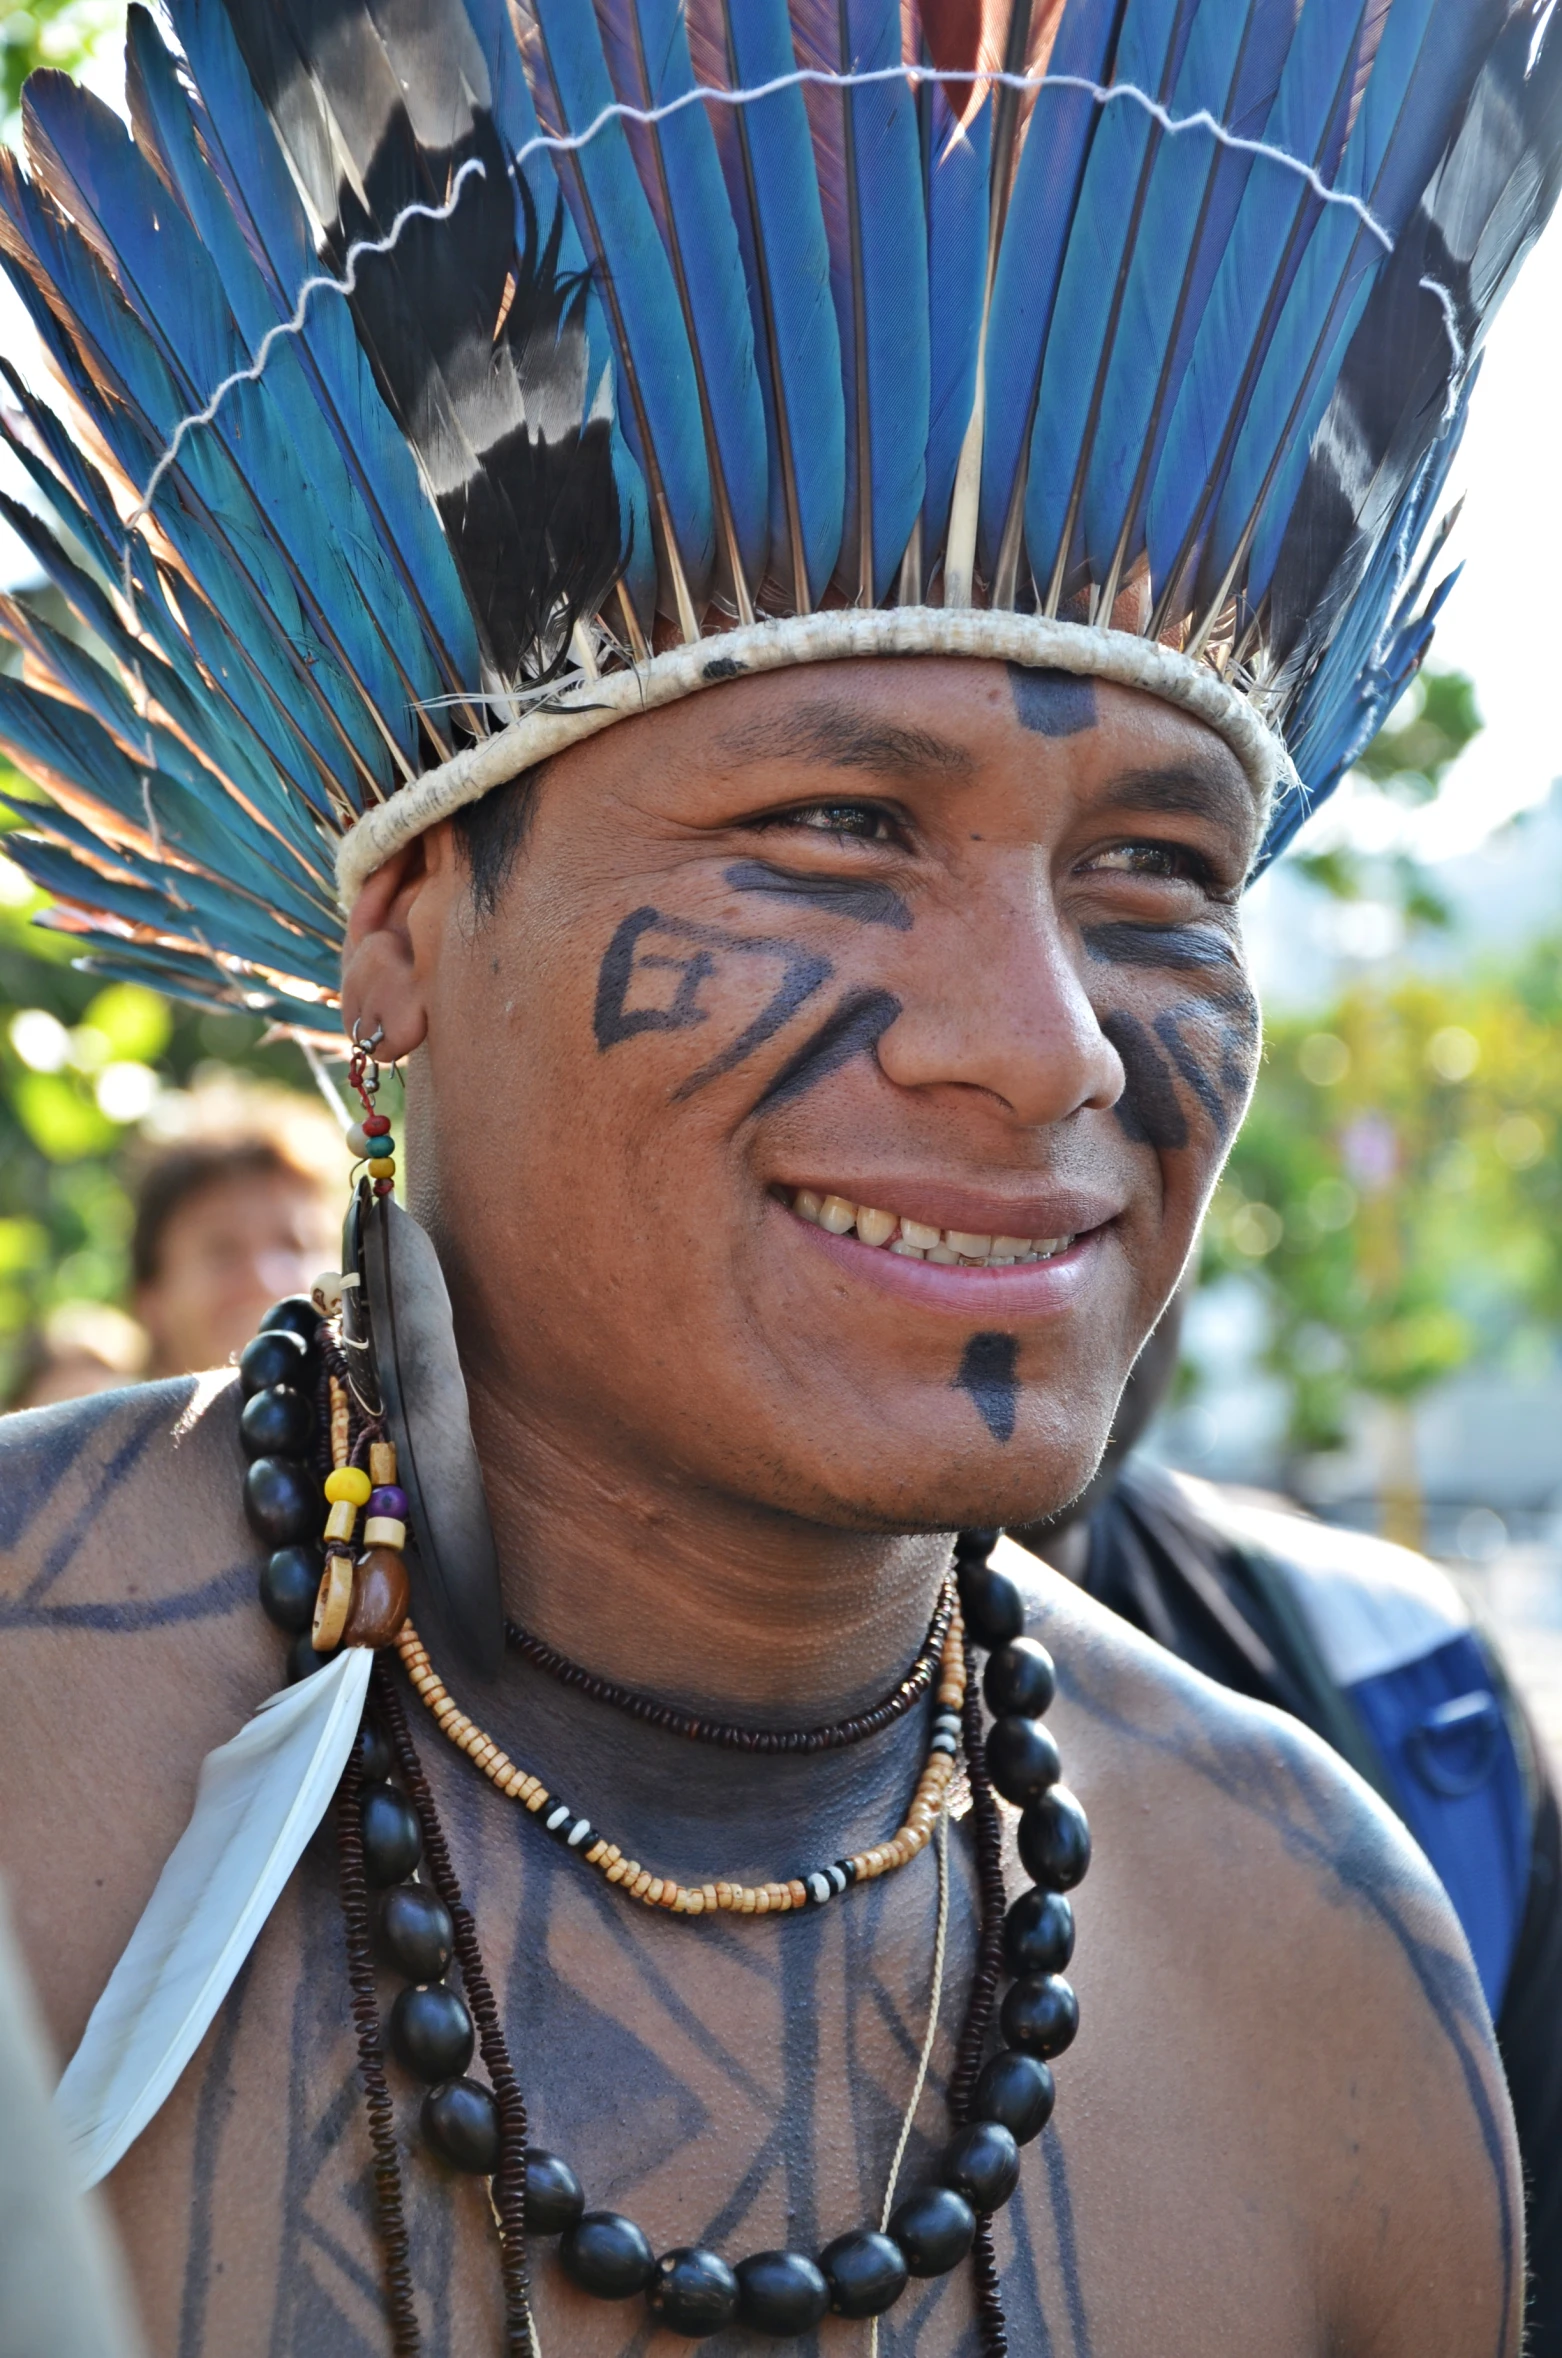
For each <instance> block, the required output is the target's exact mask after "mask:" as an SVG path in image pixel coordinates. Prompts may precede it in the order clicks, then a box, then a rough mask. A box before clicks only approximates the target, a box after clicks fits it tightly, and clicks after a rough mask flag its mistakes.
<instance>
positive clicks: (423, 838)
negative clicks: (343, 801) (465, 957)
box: [342, 826, 457, 1064]
mask: <svg viewBox="0 0 1562 2358" xmlns="http://www.w3.org/2000/svg"><path fill="white" fill-rule="evenodd" d="M454 870H455V847H454V845H453V844H452V842H451V838H450V829H449V827H448V826H441V827H433V828H430V829H429V830H428V831H427V832H426V833H425V834H422V835H419V836H417V837H415V838H414V840H413V841H412V842H411V843H409V844H405V845H404V846H403V847H402V849H401V850H400V851H399V852H395V853H393V855H392V856H391V858H390V859H388V860H387V861H386V862H385V865H384V866H383V867H382V868H376V869H375V871H374V874H373V875H372V876H371V877H369V879H368V880H367V882H366V883H365V884H364V885H363V886H362V888H361V890H360V891H359V894H358V898H357V899H356V900H355V901H354V903H353V906H352V914H351V915H350V916H349V918H348V920H347V939H346V942H345V944H344V945H343V949H342V1025H343V1029H344V1030H346V1031H348V1032H351V1030H352V1027H353V1025H354V1023H360V1024H361V1025H362V1027H363V1030H364V1032H365V1033H369V1032H372V1031H373V1030H374V1029H375V1027H376V1026H377V1025H378V1026H383V1029H384V1034H385V1037H384V1039H383V1041H382V1042H381V1044H380V1047H379V1050H378V1054H379V1056H380V1059H381V1061H382V1062H383V1063H386V1064H391V1063H394V1062H395V1061H396V1060H397V1059H398V1058H399V1057H403V1056H410V1055H411V1054H412V1051H413V1049H414V1048H420V1047H421V1046H422V1045H423V1042H424V1040H425V1038H426V1037H427V1035H428V990H429V984H430V980H431V973H432V959H433V952H434V942H435V937H436V936H437V933H438V930H439V914H442V904H443V902H444V901H445V899H446V898H447V897H448V895H449V893H450V892H451V891H452V890H453V889H454V888H455V885H456V882H457V879H456V877H455V873H454ZM436 904H440V905H441V908H440V910H439V912H438V913H436V906H435V905H436ZM431 920H432V922H431Z"/></svg>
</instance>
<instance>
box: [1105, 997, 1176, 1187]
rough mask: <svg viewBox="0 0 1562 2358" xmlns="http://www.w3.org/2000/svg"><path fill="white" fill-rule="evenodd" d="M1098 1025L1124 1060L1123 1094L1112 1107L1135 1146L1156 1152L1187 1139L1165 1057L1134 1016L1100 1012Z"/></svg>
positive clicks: (1172, 1146) (1162, 1151)
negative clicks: (1152, 1148)
mask: <svg viewBox="0 0 1562 2358" xmlns="http://www.w3.org/2000/svg"><path fill="white" fill-rule="evenodd" d="M1101 1029H1102V1032H1103V1033H1104V1035H1105V1036H1106V1038H1107V1039H1109V1040H1110V1041H1111V1043H1112V1046H1113V1047H1114V1048H1115V1049H1116V1050H1117V1053H1118V1055H1119V1056H1120V1057H1121V1058H1122V1060H1123V1075H1124V1081H1123V1094H1122V1096H1121V1097H1120V1098H1119V1099H1118V1101H1117V1103H1116V1105H1115V1106H1114V1107H1113V1108H1112V1111H1113V1112H1114V1113H1115V1114H1116V1116H1117V1118H1118V1120H1119V1122H1120V1123H1121V1124H1122V1126H1123V1129H1124V1130H1125V1132H1126V1133H1127V1135H1128V1136H1129V1137H1130V1138H1131V1139H1132V1140H1133V1142H1134V1144H1135V1146H1153V1147H1154V1148H1155V1149H1156V1151H1157V1153H1165V1152H1166V1151H1168V1150H1169V1149H1171V1148H1174V1147H1180V1146H1186V1145H1187V1143H1188V1123H1187V1117H1186V1115H1185V1114H1184V1113H1183V1110H1182V1107H1181V1106H1180V1105H1179V1104H1178V1103H1177V1091H1176V1088H1175V1086H1174V1084H1173V1081H1172V1077H1171V1073H1170V1072H1169V1070H1168V1069H1167V1066H1166V1062H1165V1059H1164V1058H1163V1057H1162V1056H1161V1054H1160V1051H1159V1050H1158V1049H1157V1048H1156V1045H1155V1043H1154V1041H1153V1040H1152V1039H1151V1037H1150V1035H1149V1033H1148V1032H1147V1031H1146V1030H1145V1028H1144V1025H1143V1024H1142V1023H1140V1022H1139V1021H1138V1019H1137V1018H1136V1017H1135V1016H1132V1015H1124V1014H1121V1013H1114V1014H1111V1015H1103V1016H1102V1018H1101Z"/></svg>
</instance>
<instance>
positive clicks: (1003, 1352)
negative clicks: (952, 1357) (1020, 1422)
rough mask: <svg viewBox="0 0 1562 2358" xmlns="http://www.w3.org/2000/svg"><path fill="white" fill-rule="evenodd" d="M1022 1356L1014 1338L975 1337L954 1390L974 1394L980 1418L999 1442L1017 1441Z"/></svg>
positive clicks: (969, 1346)
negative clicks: (1018, 1376) (1018, 1366)
mask: <svg viewBox="0 0 1562 2358" xmlns="http://www.w3.org/2000/svg"><path fill="white" fill-rule="evenodd" d="M1018 1357H1019V1345H1018V1343H1017V1342H1016V1341H1015V1339H1014V1337H1013V1335H973V1336H972V1337H971V1339H970V1341H969V1342H968V1343H967V1344H966V1347H965V1349H964V1351H963V1352H962V1353H961V1355H960V1372H959V1374H958V1375H957V1376H956V1377H955V1383H954V1388H955V1390H956V1391H957V1392H968V1393H969V1394H970V1396H971V1400H972V1402H973V1404H974V1406H975V1409H976V1413H977V1415H978V1416H979V1417H980V1418H981V1420H982V1422H983V1424H984V1425H985V1426H986V1427H987V1430H988V1432H989V1433H991V1435H992V1437H993V1439H994V1440H995V1441H1012V1440H1013V1439H1014V1411H1015V1404H1016V1402H1017V1400H1018V1398H1019V1384H1018V1382H1017V1380H1016V1377H1015V1373H1014V1369H1015V1362H1016V1360H1017V1359H1018Z"/></svg>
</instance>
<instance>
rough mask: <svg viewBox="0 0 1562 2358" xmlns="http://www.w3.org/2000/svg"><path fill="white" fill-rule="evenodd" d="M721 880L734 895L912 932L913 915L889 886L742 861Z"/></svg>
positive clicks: (898, 931)
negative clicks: (796, 905) (754, 894)
mask: <svg viewBox="0 0 1562 2358" xmlns="http://www.w3.org/2000/svg"><path fill="white" fill-rule="evenodd" d="M722 878H723V881H724V882H725V883H727V884H730V885H731V887H732V889H733V891H734V892H761V893H767V894H769V896H770V897H771V898H772V899H773V900H778V901H800V902H804V903H806V904H807V905H809V906H810V907H813V908H818V909H823V910H824V911H825V912H826V914H827V915H829V916H831V917H851V918H855V920H856V922H857V923H858V924H859V925H892V926H893V927H894V929H895V931H896V932H897V933H909V932H910V930H911V911H910V910H909V909H908V908H907V906H906V904H905V902H904V901H903V900H902V899H901V897H900V895H899V893H898V892H895V891H892V890H891V888H890V886H889V885H887V884H869V883H866V882H863V881H860V880H859V879H857V878H855V877H851V876H806V875H800V874H795V873H794V872H793V871H792V870H791V869H789V868H773V867H772V866H771V865H770V862H769V861H768V860H739V861H737V862H736V863H735V864H734V865H733V866H732V867H730V868H725V869H723V871H722Z"/></svg>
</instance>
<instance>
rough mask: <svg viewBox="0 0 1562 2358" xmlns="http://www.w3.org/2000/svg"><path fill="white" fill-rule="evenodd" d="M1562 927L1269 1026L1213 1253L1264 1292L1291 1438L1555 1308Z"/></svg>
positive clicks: (1538, 1326) (1561, 1284)
mask: <svg viewBox="0 0 1562 2358" xmlns="http://www.w3.org/2000/svg"><path fill="white" fill-rule="evenodd" d="M1559 1136H1562V945H1559V944H1556V943H1552V944H1548V945H1545V946H1543V947H1542V948H1540V949H1537V950H1536V951H1535V952H1534V953H1533V955H1532V956H1531V957H1529V958H1528V959H1527V960H1526V961H1525V963H1524V964H1523V966H1522V967H1520V968H1519V969H1518V970H1517V971H1515V972H1513V973H1508V974H1502V973H1493V974H1490V975H1487V976H1485V977H1484V978H1480V979H1477V980H1475V981H1472V982H1469V983H1461V984H1459V985H1457V986H1455V987H1449V986H1448V985H1445V984H1442V983H1436V982H1430V981H1426V980H1423V979H1419V978H1413V979H1403V980H1400V981H1398V982H1394V983H1391V984H1386V983H1383V982H1376V981H1368V982H1363V983H1361V984H1359V985H1357V986H1355V987H1354V988H1353V989H1351V990H1349V991H1347V992H1346V993H1345V994H1344V996H1343V997H1342V998H1341V999H1340V1000H1339V1001H1338V1002H1337V1004H1336V1005H1335V1006H1334V1007H1333V1008H1331V1009H1330V1010H1329V1012H1328V1014H1327V1015H1326V1016H1325V1017H1324V1018H1322V1019H1321V1020H1319V1019H1316V1018H1315V1019H1310V1020H1306V1021H1292V1022H1286V1023H1280V1024H1277V1025H1275V1026H1273V1027H1272V1028H1271V1030H1270V1033H1269V1039H1268V1046H1267V1053H1266V1056H1265V1062H1264V1069H1263V1074H1262V1077H1261V1079H1260V1082H1259V1087H1258V1091H1257V1094H1256V1096H1255V1099H1254V1103H1253V1109H1252V1112H1251V1113H1250V1115H1249V1117H1248V1120H1247V1123H1246V1125H1245V1126H1244V1128H1243V1131H1242V1134H1241V1137H1240V1138H1239V1139H1238V1141H1237V1145H1236V1148H1235V1150H1234V1152H1233V1154H1232V1158H1231V1162H1230V1165H1229V1167H1228V1170H1227V1172H1226V1176H1225V1178H1224V1180H1223V1181H1222V1184H1221V1188H1220V1191H1219V1193H1218V1195H1217V1197H1216V1201H1215V1205H1214V1207H1213V1210H1212V1213H1211V1218H1210V1222H1209V1226H1208V1230H1207V1235H1206V1268H1207V1270H1212V1271H1219V1272H1229V1271H1232V1270H1240V1271H1244V1272H1246V1273H1248V1274H1250V1275H1251V1276H1253V1277H1254V1278H1256V1280H1257V1281H1258V1283H1259V1284H1260V1285H1261V1286H1262V1288H1263V1290H1264V1292H1265V1294H1266V1295H1267V1297H1268V1303H1269V1309H1270V1342H1269V1351H1268V1359H1269V1364H1270V1366H1271V1367H1272V1369H1273V1370H1274V1371H1275V1372H1277V1373H1278V1374H1279V1375H1280V1376H1282V1378H1283V1379H1284V1380H1285V1383H1286V1386H1287V1390H1288V1395H1289V1400H1290V1419H1291V1431H1290V1439H1291V1444H1292V1447H1293V1448H1294V1449H1295V1450H1296V1451H1297V1452H1298V1453H1307V1452H1311V1451H1314V1450H1321V1449H1330V1448H1335V1447H1338V1446H1339V1445H1340V1444H1341V1443H1342V1442H1343V1441H1344V1440H1345V1438H1346V1435H1347V1432H1348V1429H1349V1417H1350V1404H1351V1400H1352V1397H1353V1395H1355V1394H1357V1393H1360V1392H1367V1393H1372V1394H1375V1395H1377V1396H1378V1397H1379V1398H1382V1399H1387V1400H1392V1401H1397V1402H1402V1403H1404V1402H1408V1401H1410V1400H1412V1399H1413V1398H1414V1397H1415V1395H1416V1394H1417V1393H1419V1392H1420V1391H1422V1390H1424V1389H1425V1387H1426V1386H1427V1385H1429V1384H1431V1383H1433V1382H1435V1381H1436V1379H1437V1378H1438V1377H1440V1376H1443V1375H1446V1374H1448V1373H1450V1372H1451V1371H1452V1370H1453V1369H1454V1368H1457V1367H1459V1366H1462V1365H1463V1364H1465V1362H1466V1361H1468V1360H1470V1359H1472V1358H1473V1357H1476V1356H1478V1355H1479V1356H1484V1357H1490V1358H1496V1359H1500V1358H1501V1357H1502V1356H1504V1355H1505V1354H1506V1355H1508V1356H1509V1357H1510V1358H1511V1357H1514V1356H1522V1355H1523V1354H1524V1353H1525V1352H1526V1351H1529V1352H1530V1353H1533V1352H1534V1351H1535V1350H1536V1348H1537V1346H1539V1345H1541V1344H1542V1343H1543V1338H1544V1333H1545V1329H1546V1328H1547V1327H1548V1326H1549V1325H1551V1324H1553V1323H1554V1322H1555V1321H1556V1320H1557V1318H1558V1317H1559V1316H1562V1177H1559V1174H1558V1168H1557V1142H1558V1139H1559Z"/></svg>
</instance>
